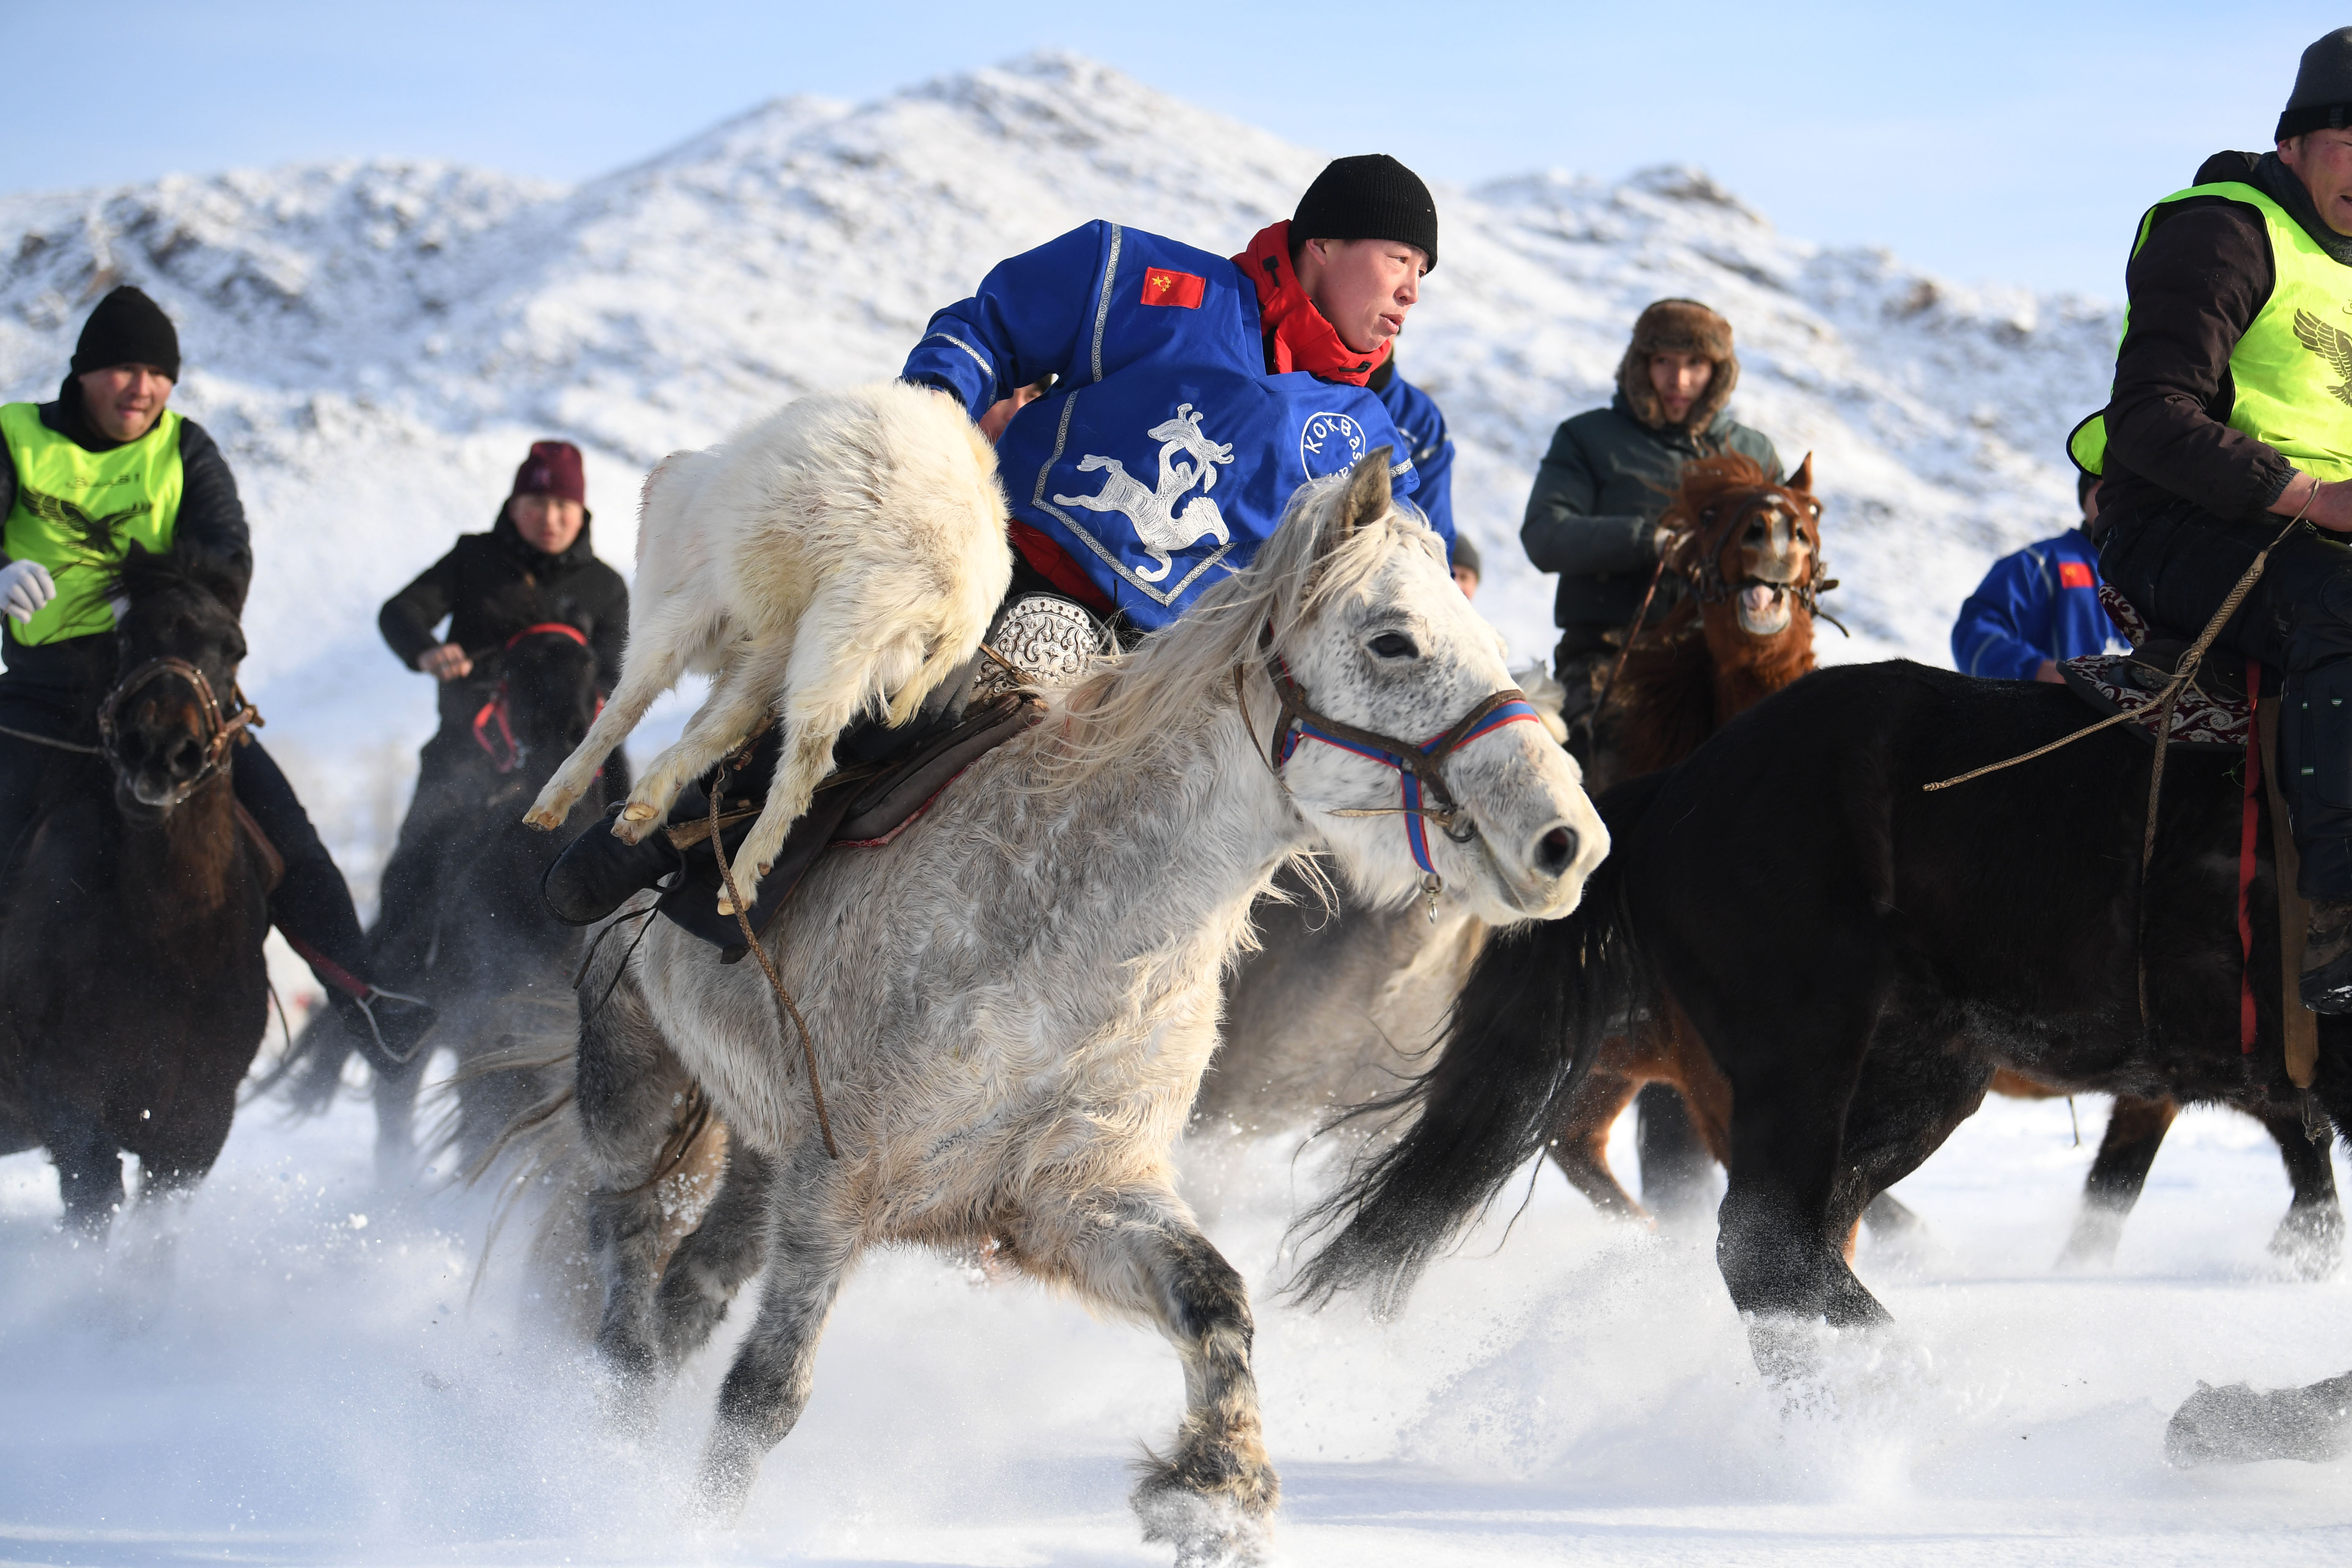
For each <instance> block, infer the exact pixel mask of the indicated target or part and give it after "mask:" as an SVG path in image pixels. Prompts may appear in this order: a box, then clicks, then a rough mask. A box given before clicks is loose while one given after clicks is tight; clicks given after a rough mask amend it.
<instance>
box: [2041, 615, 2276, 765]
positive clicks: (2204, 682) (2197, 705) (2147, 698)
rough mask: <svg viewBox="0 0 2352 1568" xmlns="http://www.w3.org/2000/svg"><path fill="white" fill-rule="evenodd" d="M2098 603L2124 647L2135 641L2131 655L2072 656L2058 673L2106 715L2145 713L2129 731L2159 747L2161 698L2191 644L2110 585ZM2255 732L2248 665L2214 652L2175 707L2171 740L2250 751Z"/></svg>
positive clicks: (2223, 650)
mask: <svg viewBox="0 0 2352 1568" xmlns="http://www.w3.org/2000/svg"><path fill="white" fill-rule="evenodd" d="M2098 602H2100V606H2103V609H2105V611H2107V618H2110V621H2115V627H2116V630H2119V632H2122V635H2124V642H2128V644H2131V651H2128V654H2094V656H2088V658H2070V660H2065V663H2063V666H2058V672H2061V675H2063V677H2065V684H2067V687H2070V689H2072V691H2074V696H2079V699H2082V700H2084V703H2088V705H2091V708H2095V710H2098V712H2100V715H2112V712H2124V710H2133V712H2138V710H2145V717H2140V720H2138V721H2133V724H2126V726H2124V729H2128V731H2136V733H2138V736H2140V738H2145V741H2147V742H2149V745H2155V741H2157V693H2159V691H2164V687H2166V684H2168V682H2171V679H2173V670H2176V668H2178V666H2180V656H2183V654H2188V648H2189V639H2188V637H2178V635H2173V632H2166V630H2159V627H2152V626H2149V623H2147V618H2145V616H2140V611H2138V609H2133V606H2131V599H2126V597H2124V595H2119V593H2115V590H2112V588H2107V585H2105V583H2100V585H2098ZM2251 733H2253V703H2249V700H2246V660H2244V658H2242V656H2237V654H2232V651H2227V648H2210V651H2206V656H2204V660H2201V663H2200V666H2197V679H2194V682H2189V689H2188V691H2183V693H2180V699H2178V700H2176V703H2173V729H2171V742H2173V745H2234V748H2237V750H2246V741H2249V736H2251Z"/></svg>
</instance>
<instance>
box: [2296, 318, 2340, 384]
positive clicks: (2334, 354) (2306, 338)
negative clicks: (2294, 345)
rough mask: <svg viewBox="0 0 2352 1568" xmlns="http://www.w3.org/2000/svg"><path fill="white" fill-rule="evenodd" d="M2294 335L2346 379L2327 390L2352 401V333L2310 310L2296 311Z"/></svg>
mask: <svg viewBox="0 0 2352 1568" xmlns="http://www.w3.org/2000/svg"><path fill="white" fill-rule="evenodd" d="M2294 335H2295V336H2296V337H2297V338H2299V339H2301V340H2302V341H2303V346H2304V347H2305V348H2307V349H2309V350H2310V351H2311V352H2312V353H2315V354H2317V355H2318V356H2319V357H2320V358H2321V359H2324V360H2326V362H2327V367H2328V368H2329V369H2330V370H2332V371H2334V372H2335V373H2336V374H2337V375H2339V376H2342V377H2343V378H2344V379H2343V380H2341V381H2339V382H2337V383H2336V384H2335V385H2334V386H2331V387H2329V388H2328V389H2327V390H2328V392H2329V394H2330V395H2333V396H2334V397H2335V399H2336V402H2338V403H2345V404H2352V337H2347V336H2346V335H2345V334H2344V333H2343V331H2340V330H2338V329H2337V328H2335V327H2331V326H2329V325H2328V324H2327V323H2326V321H2321V320H2320V319H2319V318H2318V317H2316V316H2315V315H2313V314H2312V313H2311V312H2310V311H2308V310H2297V311H2296V312H2295V313H2294Z"/></svg>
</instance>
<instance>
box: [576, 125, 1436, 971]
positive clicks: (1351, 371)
mask: <svg viewBox="0 0 2352 1568" xmlns="http://www.w3.org/2000/svg"><path fill="white" fill-rule="evenodd" d="M1436 265H1437V206H1436V204H1435V202H1434V201H1433V200H1432V199H1431V197H1430V195H1429V187H1428V186H1427V185H1425V184H1423V183H1422V182H1421V179H1420V177H1419V176H1417V175H1416V174H1413V173H1412V170H1410V169H1408V168H1406V167H1405V166H1404V165H1403V164H1402V163H1398V162H1397V161H1396V160H1395V159H1394V158H1391V157H1389V156H1387V155H1386V154H1385V153H1372V154H1368V155H1365V156H1361V157H1353V158H1341V159H1338V160H1336V161H1335V162H1333V163H1331V164H1330V165H1329V166H1328V167H1327V168H1326V169H1324V171H1323V172H1322V174H1319V175H1318V176H1317V177H1316V179H1315V183H1314V184H1311V185H1309V186H1308V187H1307V194H1306V195H1304V196H1302V197H1301V198H1300V199H1299V203H1298V207H1297V212H1296V213H1295V214H1294V215H1293V216H1292V217H1291V219H1290V221H1288V222H1286V223H1277V224H1273V225H1270V226H1267V227H1266V228H1265V229H1262V230H1260V231H1259V232H1258V234H1257V235H1256V236H1255V237H1254V238H1253V239H1252V240H1251V241H1250V243H1249V246H1248V247H1247V248H1246V249H1245V250H1244V251H1243V253H1242V254H1241V255H1239V256H1235V257H1230V258H1228V257H1221V256H1217V255H1214V254H1213V253H1211V252H1209V251H1205V250H1196V249H1194V248H1193V247H1191V246H1188V245H1181V244H1179V243H1178V242H1176V241H1175V240H1172V239H1168V238H1165V237H1161V236H1159V235H1155V234H1147V233H1145V232H1144V231H1142V230H1140V229H1135V228H1129V227H1127V226H1124V225H1122V224H1117V223H1112V222H1109V221H1107V220H1097V221H1096V222H1094V223H1089V224H1087V225H1085V226H1081V227H1078V228H1075V229H1072V230H1071V231H1070V232H1069V233H1067V234H1065V235H1063V236H1062V237H1059V238H1058V239H1053V240H1048V241H1047V242H1046V243H1045V244H1044V245H1041V246H1039V247H1036V248H1035V249H1034V250H1028V251H1024V252H1023V253H1022V254H1021V255H1019V256H1015V257H1013V258H1009V259H1007V260H1004V261H1002V262H999V263H998V264H997V265H996V266H995V267H994V268H992V269H990V271H989V274H988V276H987V277H986V278H984V279H982V280H981V284H980V289H979V290H978V292H976V293H975V294H973V295H972V296H971V298H970V299H968V300H959V301H958V302H956V303H955V304H952V305H950V306H949V307H948V308H947V309H945V310H941V311H940V312H939V313H938V314H937V315H935V316H933V317H932V318H931V320H930V323H929V326H928V328H927V329H926V330H925V331H924V333H923V336H922V339H921V340H920V341H919V342H917V343H916V345H915V348H914V352H913V353H910V354H909V355H908V358H907V363H906V369H905V371H904V373H903V374H904V375H905V378H906V379H907V380H908V381H912V382H919V383H923V384H929V385H933V386H938V387H940V388H942V389H944V390H945V391H947V392H949V393H950V394H951V395H954V396H955V397H956V398H958V399H959V400H961V402H962V404H963V405H964V407H965V408H966V409H968V410H969V411H970V412H971V416H972V418H973V419H974V420H975V421H977V422H978V423H979V424H980V426H981V427H982V429H983V430H984V431H987V432H989V433H990V435H991V436H992V437H993V438H994V439H995V440H996V444H997V446H996V451H997V463H998V469H999V472H1000V475H1001V476H1002V479H1003V484H1004V487H1005V491H1006V495H1007V498H1008V500H1010V501H1011V503H1012V514H1013V520H1012V542H1013V550H1014V563H1013V587H1012V591H1011V593H1010V595H1008V597H1007V600H1006V608H1005V610H1004V611H1003V612H1001V613H1000V626H1002V623H1003V619H1004V618H1005V617H1006V616H1016V615H1019V614H1021V613H1022V611H1023V606H1024V603H1027V604H1030V605H1036V604H1040V603H1045V604H1051V603H1055V602H1058V601H1076V604H1077V605H1083V606H1085V607H1086V609H1087V610H1088V611H1091V612H1093V614H1094V615H1096V616H1101V617H1103V618H1104V619H1105V620H1107V621H1108V622H1109V623H1110V627H1111V629H1112V630H1114V631H1116V632H1117V633H1118V634H1120V635H1122V636H1133V635H1135V634H1138V633H1140V632H1148V631H1150V630H1153V629H1155V628H1157V627H1160V626H1166V625H1167V624H1168V623H1170V622H1171V621H1172V620H1174V619H1175V618H1176V617H1177V616H1179V615H1181V613H1182V612H1183V611H1184V609H1185V608H1186V606H1188V605H1191V604H1192V603H1193V602H1194V601H1195V600H1196V599H1198V598H1199V597H1200V595H1201V594H1202V591H1203V590H1205V589H1206V588H1207V587H1208V586H1209V585H1210V584H1213V583H1215V582H1218V581H1220V580H1221V579H1223V577H1224V576H1226V575H1227V574H1232V573H1234V572H1238V571H1240V570H1241V569H1242V568H1244V567H1245V566H1247V565H1248V564H1249V563H1250V562H1251V560H1252V559H1254V558H1255V555H1256V553H1257V551H1258V547H1259V546H1260V545H1261V544H1263V543H1265V541H1266V539H1267V538H1268V537H1269V536H1270V535H1271V534H1272V533H1273V532H1274V530H1275V528H1276V525H1277V524H1279V523H1280V522H1281V521H1282V514H1283V509H1284V508H1285V507H1286V506H1287V505H1288V504H1289V501H1290V498H1291V497H1292V496H1293V495H1294V494H1295V493H1297V489H1298V488H1299V487H1300V486H1301V485H1303V484H1306V483H1307V482H1308V481H1310V480H1313V479H1325V478H1329V477H1332V476H1336V475H1339V474H1343V473H1345V472H1347V471H1348V469H1349V468H1351V467H1352V466H1353V465H1354V464H1355V463H1356V462H1357V460H1358V459H1360V458H1363V457H1364V456H1365V455H1366V454H1368V453H1370V452H1372V451H1375V450H1377V449H1379V448H1381V447H1387V448H1388V449H1389V453H1390V458H1391V473H1392V477H1393V487H1394V489H1395V492H1396V493H1397V494H1399V495H1400V496H1406V497H1412V496H1414V495H1416V494H1419V495H1424V496H1425V495H1427V494H1428V493H1429V492H1428V489H1427V487H1426V483H1425V481H1424V480H1423V479H1422V478H1421V476H1420V475H1419V473H1418V472H1417V466H1416V463H1415V459H1414V456H1413V453H1414V450H1415V443H1416V439H1418V441H1419V444H1420V446H1421V447H1434V448H1435V449H1436V451H1437V453H1438V454H1439V455H1440V456H1441V458H1450V457H1451V453H1452V447H1451V445H1450V443H1448V442H1447V441H1446V440H1445V438H1444V421H1443V419H1436V420H1435V421H1434V423H1432V422H1431V420H1430V419H1429V418H1428V417H1426V416H1434V414H1435V405H1428V406H1427V409H1426V416H1424V415H1423V413H1422V405H1424V404H1427V398H1426V396H1425V395H1422V394H1420V393H1418V392H1417V391H1416V390H1415V389H1413V388H1412V387H1411V386H1410V385H1409V384H1405V383H1402V382H1394V383H1391V389H1392V390H1391V401H1392V402H1393V403H1394V405H1398V406H1404V407H1407V408H1408V409H1409V410H1411V412H1409V413H1408V414H1407V416H1406V424H1407V426H1408V427H1409V428H1410V430H1411V431H1412V434H1410V435H1408V434H1402V433H1401V432H1400V430H1399V427H1398V425H1397V423H1396V421H1395V419H1394V418H1393V417H1392V416H1391V413H1390V407H1391V402H1384V401H1383V398H1382V396H1381V395H1380V394H1376V393H1374V392H1372V391H1370V389H1369V388H1368V387H1367V385H1366V384H1367V382H1369V381H1370V379H1371V377H1372V375H1373V374H1374V373H1375V372H1377V371H1379V370H1380V369H1381V367H1382V366H1383V365H1385V364H1386V363H1388V361H1389V358H1390V355H1391V352H1392V350H1393V346H1394V341H1395V338H1396V335H1397V334H1398V333H1399V332H1400V331H1402V330H1403V328H1404V322H1405V317H1406V315H1407V313H1408V312H1410V311H1411V310H1412V307H1413V304H1414V302H1415V301H1416V300H1419V299H1420V297H1421V279H1422V278H1423V276H1424V275H1425V274H1426V273H1428V272H1429V271H1430V269H1431V268H1434V267H1435V266H1436ZM1047 383H1050V390H1047V391H1046V392H1045V394H1044V395H1042V396H1037V397H1035V398H1034V400H1033V401H1029V402H1026V403H1025V404H1024V403H1022V402H1021V401H1020V398H1021V397H1024V396H1026V395H1028V393H1029V392H1030V391H1031V390H1032V389H1034V388H1035V387H1037V386H1038V385H1039V384H1047ZM1415 399H1418V400H1419V401H1418V402H1415V401H1414V400H1415ZM1442 466H1443V465H1442V464H1441V468H1442ZM1439 493H1440V494H1441V495H1442V494H1443V489H1442V488H1441V489H1440V491H1439ZM1432 521H1433V523H1434V524H1435V525H1436V527H1437V529H1438V531H1439V532H1440V533H1442V534H1444V537H1445V539H1446V542H1447V543H1448V544H1449V545H1450V544H1451V543H1452V542H1453V525H1452V519H1451V517H1450V516H1448V515H1447V514H1446V512H1445V510H1444V507H1443V505H1442V503H1441V504H1440V506H1439V507H1438V509H1437V510H1436V514H1435V515H1434V516H1433V518H1432ZM1061 608H1062V609H1063V610H1064V611H1066V613H1067V614H1069V615H1072V616H1076V611H1075V610H1071V609H1070V608H1069V606H1068V605H1067V604H1066V603H1065V604H1062V605H1061ZM1079 618H1080V619H1081V620H1083V619H1084V617H1079ZM1008 643H1009V639H1004V638H1003V637H1001V636H999V635H998V634H995V633H992V646H995V647H999V648H1000V649H1002V648H1003V647H1007V646H1008ZM950 684H951V685H953V684H955V683H950ZM942 690H943V691H944V690H945V689H944V688H943V689H942ZM944 717H947V715H945V714H939V713H935V714H930V715H927V716H926V718H923V719H919V720H917V721H915V722H913V723H912V724H909V725H908V726H907V727H906V728H905V729H904V730H900V731H874V730H873V729H872V727H871V726H870V725H869V724H866V723H863V722H861V724H859V725H855V726H853V727H852V730H851V731H850V732H849V733H848V734H847V735H845V737H844V739H843V741H842V742H840V744H839V746H838V747H837V748H836V752H835V755H836V756H843V755H848V756H853V757H856V758H857V759H858V760H862V761H874V760H879V759H881V758H884V757H887V756H889V755H892V754H895V753H897V752H901V751H903V750H905V749H907V748H908V747H910V746H912V745H913V744H914V743H916V742H919V740H920V739H922V738H923V736H924V734H925V733H927V732H928V731H929V729H930V728H932V727H935V726H936V725H937V724H938V723H939V722H940V721H941V719H942V718H944ZM757 771H758V770H757V766H756V764H755V766H754V772H755V773H756V772H757ZM699 797H700V791H699V790H689V791H688V793H687V795H686V796H683V797H681V799H680V802H679V804H678V805H677V807H675V808H673V815H674V816H675V815H676V814H677V813H680V812H688V811H694V810H698V809H699V808H700V806H701V800H700V798H699ZM678 864H679V862H678V860H677V852H676V851H675V850H673V849H671V848H670V847H669V846H668V844H667V835H664V834H659V833H656V834H651V835H648V836H647V837H646V839H645V840H644V842H643V843H641V844H638V845H635V846H632V845H627V844H625V843H623V842H622V841H621V840H620V839H618V838H615V837H613V836H612V835H611V834H609V833H598V832H593V831H592V832H588V833H583V834H582V835H581V836H580V837H578V838H576V839H574V840H573V841H572V846H571V847H569V848H568V849H567V850H566V851H565V852H564V854H563V857H562V858H561V859H560V860H558V861H557V862H556V864H555V865H554V867H553V868H551V870H550V871H549V874H548V877H547V879H546V881H545V882H544V883H542V885H541V889H542V892H543V893H544V895H545V897H546V899H547V900H548V905H549V907H550V908H551V910H554V911H555V912H556V913H557V914H558V916H559V917H560V918H562V919H565V920H570V921H576V922H578V923H582V924H585V923H587V922H588V921H593V920H597V919H601V918H602V917H603V916H604V915H605V914H607V913H609V912H610V911H611V910H614V909H617V908H619V907H620V905H621V904H622V902H623V901H624V900H626V899H627V898H628V897H629V896H630V895H631V894H632V893H634V892H635V891H636V890H638V889H641V888H646V887H650V886H652V885H654V883H655V882H656V881H658V880H659V879H661V878H662V877H664V876H665V875H667V873H669V872H670V871H672V870H674V869H676V868H677V866H678Z"/></svg>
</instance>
